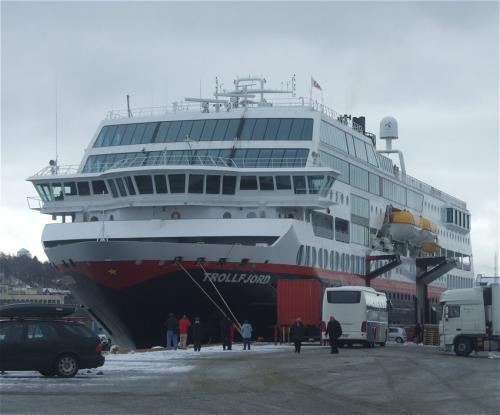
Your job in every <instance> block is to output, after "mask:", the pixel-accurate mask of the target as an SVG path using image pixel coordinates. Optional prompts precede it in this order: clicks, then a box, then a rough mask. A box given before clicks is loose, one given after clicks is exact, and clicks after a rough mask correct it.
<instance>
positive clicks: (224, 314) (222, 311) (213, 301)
mask: <svg viewBox="0 0 500 415" xmlns="http://www.w3.org/2000/svg"><path fill="white" fill-rule="evenodd" d="M175 263H176V264H177V265H179V267H181V269H182V270H183V271H184V273H185V274H186V275H187V276H188V277H189V278H191V280H192V281H193V282H194V283H195V284H196V286H197V287H198V288H199V289H200V290H201V291H202V292H203V294H205V295H206V296H207V298H208V299H209V300H210V301H211V302H212V303H213V305H214V306H215V307H217V309H218V310H219V311H220V312H221V313H222V315H223V316H224V317H227V313H226V312H224V310H223V309H222V308H221V307H220V306H219V304H217V302H216V301H215V300H214V299H213V298H212V296H211V295H210V294H209V293H207V291H206V290H205V289H204V288H203V287H202V286H201V285H200V283H199V282H198V281H196V279H195V278H194V277H193V276H192V275H191V273H190V272H189V271H188V270H187V269H186V268H185V267H184V265H182V263H181V262H180V261H175ZM211 282H212V281H211ZM212 284H213V282H212ZM216 290H217V289H216ZM217 292H218V293H219V296H221V298H222V301H224V298H223V297H222V295H221V294H220V292H219V290H217ZM224 304H226V307H227V308H228V309H229V312H230V313H231V315H233V317H234V314H233V313H232V311H231V309H230V308H229V306H228V305H227V303H226V302H225V301H224ZM235 320H236V318H235ZM236 323H237V324H238V326H237V327H236V328H237V330H238V332H239V333H240V334H241V326H240V323H239V322H238V320H236Z"/></svg>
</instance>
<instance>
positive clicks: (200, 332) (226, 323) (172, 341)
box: [165, 313, 253, 352]
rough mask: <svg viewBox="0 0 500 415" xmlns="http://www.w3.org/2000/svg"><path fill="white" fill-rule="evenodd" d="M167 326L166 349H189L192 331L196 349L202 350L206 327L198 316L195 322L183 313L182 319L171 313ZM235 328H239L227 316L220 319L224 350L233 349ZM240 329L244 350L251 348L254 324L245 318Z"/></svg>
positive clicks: (166, 321) (197, 350)
mask: <svg viewBox="0 0 500 415" xmlns="http://www.w3.org/2000/svg"><path fill="white" fill-rule="evenodd" d="M165 328H166V349H168V350H172V349H175V350H177V348H180V349H187V341H188V335H189V331H191V336H192V340H193V346H194V351H195V352H199V351H200V350H201V343H202V341H203V336H204V334H205V328H204V326H203V324H202V323H201V320H200V318H199V317H196V318H195V319H194V323H191V320H189V318H188V317H187V316H186V315H183V316H182V318H181V319H180V320H177V318H176V317H175V316H174V314H173V313H170V314H169V315H168V318H167V319H166V320H165ZM235 330H237V327H236V326H235V324H234V323H233V322H232V321H231V320H230V319H229V318H228V317H227V316H224V318H223V319H222V320H221V321H220V336H221V339H222V348H223V350H232V345H233V341H234V333H235ZM239 331H240V334H241V337H242V339H243V350H250V344H251V342H252V331H253V328H252V325H251V324H250V323H249V322H248V320H245V322H244V323H243V324H242V325H241V327H240V329H239ZM177 333H179V341H178V340H177Z"/></svg>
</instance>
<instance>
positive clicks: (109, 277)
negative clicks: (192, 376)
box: [58, 260, 445, 298]
mask: <svg viewBox="0 0 500 415" xmlns="http://www.w3.org/2000/svg"><path fill="white" fill-rule="evenodd" d="M182 265H183V266H184V267H185V268H186V269H187V270H189V271H200V267H199V265H198V264H197V263H196V262H194V261H183V262H182ZM203 266H204V268H205V269H206V270H207V272H221V271H226V272H227V271H231V272H239V273H259V274H264V273H267V274H275V275H276V274H278V275H281V276H283V277H286V276H287V275H289V276H293V277H309V278H320V279H323V280H326V281H328V280H330V281H340V282H342V283H348V284H351V285H364V284H365V280H364V278H363V277H362V276H360V275H357V274H349V273H346V272H337V271H330V270H325V269H320V268H311V267H303V266H300V265H287V264H252V263H248V264H240V263H234V262H226V263H224V264H222V265H221V264H219V263H218V262H206V263H205V264H204V265H203ZM58 268H59V271H60V272H68V271H76V272H79V273H81V274H83V275H85V276H87V277H88V278H91V279H93V280H95V281H96V282H97V283H98V284H100V285H103V286H105V287H108V288H116V289H120V288H127V287H131V286H134V285H136V284H141V283H143V282H146V281H148V280H151V279H153V278H157V277H160V276H164V277H165V276H167V277H168V274H170V273H179V272H182V270H181V268H180V267H179V266H178V265H175V264H174V263H173V262H172V261H153V260H147V261H100V262H75V263H73V265H70V264H66V265H59V266H58ZM371 285H372V287H373V288H375V289H380V290H386V291H394V292H399V293H405V294H410V295H415V292H416V291H415V284H412V283H408V282H402V281H394V280H386V279H383V278H376V279H374V280H373V281H372V283H371ZM444 290H445V289H443V288H436V287H429V288H428V293H429V297H436V298H438V297H439V295H440V294H441V293H442V292H443V291H444Z"/></svg>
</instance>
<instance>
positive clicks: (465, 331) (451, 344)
mask: <svg viewBox="0 0 500 415" xmlns="http://www.w3.org/2000/svg"><path fill="white" fill-rule="evenodd" d="M440 303H441V305H442V309H443V315H442V319H441V322H440V324H439V334H440V345H441V348H442V349H443V350H446V351H451V350H453V351H454V352H455V353H456V354H457V355H459V356H468V355H469V354H470V353H471V352H472V351H473V350H474V351H483V350H485V346H488V347H489V349H490V350H491V348H492V347H495V346H496V347H495V348H498V345H499V335H500V328H499V325H500V321H499V320H500V285H498V284H493V285H491V286H489V287H474V288H465V289H456V290H448V291H445V292H444V293H443V294H442V295H441V299H440Z"/></svg>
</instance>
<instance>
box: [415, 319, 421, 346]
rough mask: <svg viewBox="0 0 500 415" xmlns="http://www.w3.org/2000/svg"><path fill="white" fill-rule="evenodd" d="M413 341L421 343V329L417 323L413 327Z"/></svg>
mask: <svg viewBox="0 0 500 415" xmlns="http://www.w3.org/2000/svg"><path fill="white" fill-rule="evenodd" d="M414 333H415V341H416V342H417V343H422V327H421V326H420V323H417V324H416V325H415V331H414Z"/></svg>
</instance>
